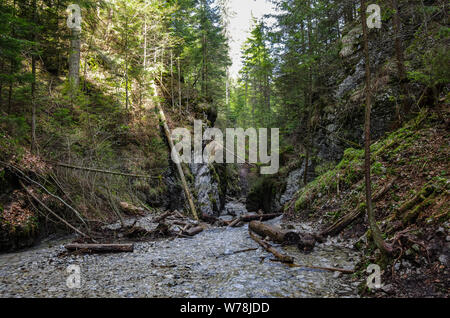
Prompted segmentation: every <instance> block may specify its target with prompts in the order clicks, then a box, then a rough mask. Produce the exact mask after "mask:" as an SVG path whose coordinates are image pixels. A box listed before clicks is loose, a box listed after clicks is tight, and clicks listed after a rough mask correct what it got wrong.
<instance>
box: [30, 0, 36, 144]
mask: <svg viewBox="0 0 450 318" xmlns="http://www.w3.org/2000/svg"><path fill="white" fill-rule="evenodd" d="M33 23H34V25H33V28H35V27H37V7H36V0H33ZM33 41H34V42H35V43H34V48H33V52H32V54H31V74H32V82H31V107H32V109H31V113H32V114H31V153H36V151H37V142H36V54H37V52H36V51H37V47H36V46H37V32H36V30H33Z"/></svg>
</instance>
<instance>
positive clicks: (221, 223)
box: [200, 213, 230, 226]
mask: <svg viewBox="0 0 450 318" xmlns="http://www.w3.org/2000/svg"><path fill="white" fill-rule="evenodd" d="M200 219H201V220H203V221H205V222H206V223H209V224H218V225H219V226H228V225H229V224H230V222H228V221H224V220H221V219H219V218H217V217H215V216H212V215H208V214H206V213H202V214H201V216H200Z"/></svg>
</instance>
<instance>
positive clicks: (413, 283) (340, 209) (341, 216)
mask: <svg viewBox="0 0 450 318" xmlns="http://www.w3.org/2000/svg"><path fill="white" fill-rule="evenodd" d="M449 116H450V113H449V110H448V107H447V106H446V105H444V104H441V105H440V107H439V108H437V109H433V110H424V111H423V112H422V113H420V114H419V115H418V116H417V117H416V118H415V119H413V120H411V121H409V122H408V123H407V124H405V125H404V126H403V127H402V128H401V129H399V130H396V131H395V132H393V133H390V134H388V135H387V136H386V137H385V138H382V139H380V140H379V141H377V142H375V143H374V144H373V145H372V147H371V150H372V156H371V160H372V166H371V171H372V174H373V178H372V187H373V201H374V209H375V211H376V218H377V222H378V224H379V225H380V228H381V230H382V232H383V233H384V234H385V239H386V240H387V241H388V242H389V243H390V244H392V246H393V248H394V251H395V257H392V258H389V259H384V258H383V257H382V255H381V254H380V253H379V250H377V249H376V248H375V247H374V245H373V242H372V240H371V233H370V230H368V225H367V216H366V213H365V212H366V207H365V203H362V202H364V173H363V166H364V160H363V158H364V152H363V150H357V149H353V148H348V149H347V150H345V152H344V156H343V159H342V160H341V161H340V163H339V164H338V165H336V167H334V168H333V169H331V170H329V171H327V172H325V173H324V174H322V175H320V176H318V177H317V178H316V179H315V180H314V181H312V182H311V183H309V184H308V185H307V186H306V187H304V188H302V189H301V190H300V191H299V192H298V194H297V195H296V196H295V200H294V201H293V202H292V204H291V206H290V207H288V208H287V211H286V213H287V215H288V216H289V217H291V218H294V219H298V220H312V221H314V222H318V224H321V225H320V228H321V229H322V232H321V234H322V235H323V236H328V235H331V236H335V235H338V236H339V237H340V238H342V239H355V240H356V243H355V246H356V247H357V248H358V249H359V250H361V251H363V253H364V255H365V258H364V260H363V261H362V263H361V264H360V269H361V272H360V273H359V274H360V275H363V276H364V275H365V269H366V267H367V265H368V264H370V263H374V264H383V266H384V268H383V276H382V281H383V284H384V285H385V287H384V288H383V289H382V291H381V292H377V294H376V295H377V296H390V295H395V296H408V297H414V296H438V295H445V294H446V293H448V290H447V288H448V285H447V284H448V278H449V272H448V266H449V262H450V259H449V252H450V250H449V241H450V224H449V218H450V207H449V202H450V193H449V190H450V180H449V171H450V166H449V161H448V158H449V155H450V153H449V152H450V147H449V142H450V140H449V127H448V123H449V120H450V117H449ZM394 269H395V270H394ZM362 288H363V290H362V292H363V293H364V294H367V295H370V294H371V292H370V291H367V290H365V289H364V288H365V284H364V286H362Z"/></svg>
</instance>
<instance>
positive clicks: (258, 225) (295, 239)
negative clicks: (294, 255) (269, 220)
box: [249, 221, 300, 244]
mask: <svg viewBox="0 0 450 318" xmlns="http://www.w3.org/2000/svg"><path fill="white" fill-rule="evenodd" d="M249 229H250V230H252V231H253V232H255V233H257V234H259V235H260V236H262V237H267V236H268V237H269V238H270V239H271V240H272V241H274V242H275V243H280V244H298V243H299V242H300V235H298V234H297V233H296V232H294V231H286V230H283V229H281V228H279V227H277V226H273V225H268V224H264V223H262V222H259V221H251V222H250V224H249Z"/></svg>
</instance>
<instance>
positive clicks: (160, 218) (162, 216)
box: [153, 211, 172, 223]
mask: <svg viewBox="0 0 450 318" xmlns="http://www.w3.org/2000/svg"><path fill="white" fill-rule="evenodd" d="M170 215H172V212H171V211H168V212H166V213H163V214H161V215H159V216H157V217H156V218H154V219H153V221H154V222H155V223H159V222H161V221H164V220H165V219H166V218H167V217H168V216H170Z"/></svg>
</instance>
